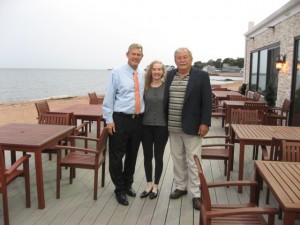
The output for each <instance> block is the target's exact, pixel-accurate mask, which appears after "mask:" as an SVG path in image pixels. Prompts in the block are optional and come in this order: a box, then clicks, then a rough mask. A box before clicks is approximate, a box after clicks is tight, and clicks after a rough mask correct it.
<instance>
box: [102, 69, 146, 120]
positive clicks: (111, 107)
mask: <svg viewBox="0 0 300 225" xmlns="http://www.w3.org/2000/svg"><path fill="white" fill-rule="evenodd" d="M133 71H134V70H133V69H132V68H131V67H130V66H129V64H126V65H123V66H121V67H119V68H117V69H114V70H113V71H112V73H111V76H110V77H109V80H108V85H107V90H106V94H105V98H104V102H103V105H102V107H103V117H104V119H105V120H106V122H107V123H112V122H113V118H112V114H113V112H122V113H126V114H135V95H134V79H133ZM137 72H138V79H139V87H140V101H141V102H140V106H141V113H143V112H144V110H145V104H144V98H143V94H144V84H145V72H144V71H143V70H140V69H137Z"/></svg>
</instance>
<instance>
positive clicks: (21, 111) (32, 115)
mask: <svg viewBox="0 0 300 225" xmlns="http://www.w3.org/2000/svg"><path fill="white" fill-rule="evenodd" d="M242 83H243V81H242V80H236V81H233V82H230V83H226V84H221V87H227V88H228V89H231V90H234V91H237V90H238V89H239V86H241V85H242ZM39 101H40V100H39ZM35 102H37V100H31V101H25V102H18V103H4V104H0V125H4V124H8V123H31V124H35V123H37V111H36V108H35V104H34V103H35ZM47 102H48V104H49V107H50V111H51V110H55V109H59V108H63V107H66V106H69V105H73V104H89V97H88V95H86V96H74V97H67V98H56V99H47Z"/></svg>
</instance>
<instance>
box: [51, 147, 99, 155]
mask: <svg viewBox="0 0 300 225" xmlns="http://www.w3.org/2000/svg"><path fill="white" fill-rule="evenodd" d="M53 148H54V149H55V150H62V149H67V150H71V151H80V152H89V153H95V154H99V153H100V152H99V151H97V150H94V149H90V148H79V147H74V146H69V145H55V146H54V147H53Z"/></svg>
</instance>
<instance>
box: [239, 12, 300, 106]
mask: <svg viewBox="0 0 300 225" xmlns="http://www.w3.org/2000/svg"><path fill="white" fill-rule="evenodd" d="M299 21H300V12H299V13H297V14H295V15H293V16H291V17H288V18H287V19H286V20H283V21H282V22H280V23H278V24H276V25H273V26H274V28H266V30H265V31H263V32H261V33H260V34H258V35H256V36H255V37H254V38H249V37H246V56H245V67H246V79H245V80H246V83H249V74H250V66H251V65H250V53H251V52H252V51H254V50H257V49H261V48H265V47H267V46H271V45H273V44H276V43H279V46H280V53H281V54H286V63H285V65H284V67H283V68H282V69H281V70H280V71H279V74H278V90H277V101H276V105H277V106H282V103H283V101H284V99H285V98H288V99H290V98H291V85H292V69H293V68H292V66H293V57H294V48H295V46H294V45H295V37H297V36H299V35H300V22H299Z"/></svg>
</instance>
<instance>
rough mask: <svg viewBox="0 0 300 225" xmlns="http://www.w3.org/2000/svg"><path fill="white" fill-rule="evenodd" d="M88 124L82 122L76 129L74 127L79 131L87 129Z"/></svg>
mask: <svg viewBox="0 0 300 225" xmlns="http://www.w3.org/2000/svg"><path fill="white" fill-rule="evenodd" d="M88 124H89V122H83V123H81V124H80V125H79V126H78V127H76V128H75V130H81V129H82V128H84V127H87V125H88Z"/></svg>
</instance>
